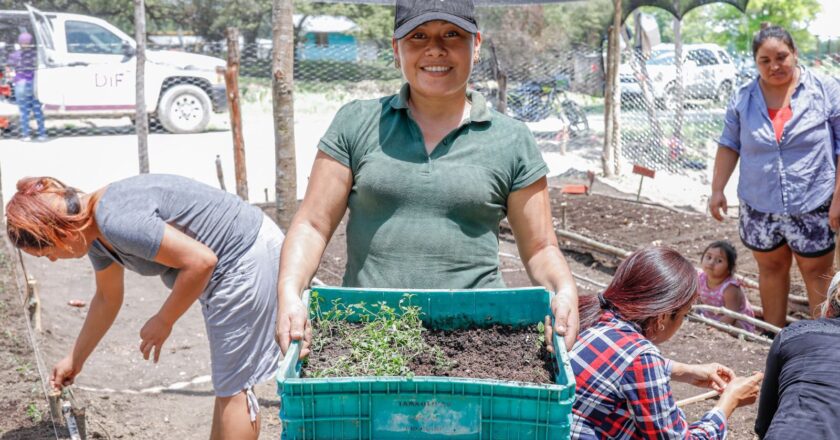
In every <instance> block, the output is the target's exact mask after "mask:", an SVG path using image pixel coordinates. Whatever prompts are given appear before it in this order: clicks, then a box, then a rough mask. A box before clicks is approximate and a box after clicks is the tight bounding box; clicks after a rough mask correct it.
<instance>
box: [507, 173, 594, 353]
mask: <svg viewBox="0 0 840 440" xmlns="http://www.w3.org/2000/svg"><path fill="white" fill-rule="evenodd" d="M508 222H510V227H511V229H513V235H514V237H515V238H516V246H517V248H518V249H519V256H520V257H521V258H522V262H523V263H524V264H525V269H526V270H527V271H528V276H529V277H530V278H531V281H532V282H533V283H535V284H538V285H541V286H544V287H545V288H546V289H549V290H551V291H552V292H555V293H556V295H554V300H553V301H552V304H551V310H552V313H553V314H554V331H555V332H557V333H558V334H561V335H564V338H565V341H566V348H567V349H571V348H572V345H574V343H575V339H576V338H577V332H578V327H579V322H578V295H577V287H576V286H575V282H574V279H573V278H572V272H571V270H569V266H568V264H566V259H565V258H564V257H563V253H562V252H560V246H559V245H558V244H557V236H556V235H555V233H554V225H553V224H552V221H551V204H550V202H549V194H548V184H547V181H546V178H545V177H543V178H541V179H539V180H537V181H536V182H534V183H532V184H531V185H529V186H527V187H525V188H522V189H520V190H518V191H514V192H512V193H510V195H509V196H508ZM547 340H548V339H547Z"/></svg>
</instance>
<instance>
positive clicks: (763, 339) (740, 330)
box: [686, 312, 773, 345]
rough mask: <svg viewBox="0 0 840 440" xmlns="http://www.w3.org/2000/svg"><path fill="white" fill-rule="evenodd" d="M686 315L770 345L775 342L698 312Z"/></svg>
mask: <svg viewBox="0 0 840 440" xmlns="http://www.w3.org/2000/svg"><path fill="white" fill-rule="evenodd" d="M686 316H687V317H688V319H690V320H692V321H697V322H702V323H703V324H706V325H708V326H710V327H714V328H716V329H718V330H723V331H725V332H728V333H731V334H733V335H737V336H743V337H744V338H746V339H752V340H754V341H758V342H763V343H765V344H768V345H771V344H773V340H772V339H770V338H765V337H764V336H759V335H757V334H755V333H751V332H748V331H746V330H744V329H740V328H738V327H734V326H731V325H728V324H724V323H722V322H718V321H715V320H714V319H711V318H706V317H705V316H700V315H698V314H696V313H693V312H692V313H689V314H688V315H686Z"/></svg>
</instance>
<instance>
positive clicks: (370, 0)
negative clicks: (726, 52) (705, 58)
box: [319, 0, 749, 19]
mask: <svg viewBox="0 0 840 440" xmlns="http://www.w3.org/2000/svg"><path fill="white" fill-rule="evenodd" d="M474 1H475V5H476V6H505V5H507V6H510V5H537V4H549V3H572V2H585V1H589V0H474ZM622 1H623V3H622V11H623V12H624V16H623V17H622V19H625V18H627V17H628V16H629V15H630V14H631V13H632V12H633V11H635V10H636V9H637V8H640V7H642V6H656V7H659V8H662V9H664V10H666V11H668V12H670V13H671V14H673V15H674V17H677V18H680V19H682V18H683V17H684V16H685V14H686V13H688V11H690V10H692V9H694V8H697V7H700V6H703V5H707V4H709V3H728V4H730V5H732V6H735V7H736V8H738V9H739V10H741V11H742V12H743V11H745V10H746V8H747V3H748V2H749V0H622ZM319 2H320V3H364V4H369V5H393V4H394V0H319Z"/></svg>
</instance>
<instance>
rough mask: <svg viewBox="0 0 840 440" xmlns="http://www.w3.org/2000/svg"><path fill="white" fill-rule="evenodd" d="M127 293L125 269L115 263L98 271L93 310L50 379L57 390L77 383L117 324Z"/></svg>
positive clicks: (90, 310) (91, 305)
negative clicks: (97, 348)
mask: <svg viewBox="0 0 840 440" xmlns="http://www.w3.org/2000/svg"><path fill="white" fill-rule="evenodd" d="M123 292H124V286H123V268H122V266H120V265H119V264H116V263H112V264H111V265H109V266H108V267H106V268H105V269H102V270H99V271H96V293H95V294H94V295H93V299H92V300H91V301H90V309H89V310H88V313H87V316H85V322H84V324H82V329H81V330H80V331H79V336H77V337H76V343H75V344H74V345H73V349H72V351H71V352H70V354H69V355H67V356H66V357H65V358H64V359H62V360H60V361H59V362H58V363H57V364H56V365H55V366H54V367H53V370H52V375H51V376H50V385H52V387H53V388H55V389H60V388H61V387H64V386H68V385H72V384H73V380H74V379H75V377H76V376H77V375H78V374H79V373H80V372H81V371H82V367H83V366H84V364H85V361H87V359H88V357H90V354H91V353H93V350H94V349H95V348H96V345H97V344H99V341H100V340H102V337H103V336H105V333H107V332H108V329H109V328H111V324H113V323H114V319H116V317H117V313H119V311H120V307H122V301H123Z"/></svg>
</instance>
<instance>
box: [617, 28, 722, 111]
mask: <svg viewBox="0 0 840 440" xmlns="http://www.w3.org/2000/svg"><path fill="white" fill-rule="evenodd" d="M682 53H683V57H682V58H683V60H682V61H683V63H682V64H683V67H682V80H683V89H684V93H685V94H684V96H685V98H686V99H713V100H716V101H718V102H723V103H725V102H727V101H728V100H729V97H730V96H731V95H732V92H733V91H734V90H735V87H737V85H738V80H739V79H738V70H737V69H736V67H735V63H734V62H733V60H732V57H731V56H729V54H728V53H727V52H726V51H725V50H724V49H723V48H722V47H720V46H718V45H716V44H686V45H683V51H682ZM674 61H675V55H674V48H673V45H670V44H668V45H665V44H662V45H658V46H656V47H655V48H654V50H653V51H652V56H651V58H649V59H648V60H647V61H646V62H645V70H647V75H648V78H649V79H650V85H651V88H652V92H653V98H654V99H655V101H656V104H657V105H658V106H660V107H663V108H666V109H674V108H675V107H676V97H677V93H676V92H677V69H676V66H675V65H674ZM637 70H638V72H636V71H634V69H633V66H631V65H630V64H629V63H625V64H622V65H621V66H620V67H619V78H620V82H621V96H622V100H625V99H630V100H633V99H634V98H635V99H639V98H640V97H641V95H642V89H641V86H640V82H639V79H640V78H641V77H642V69H641V68H638V69H637Z"/></svg>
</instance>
